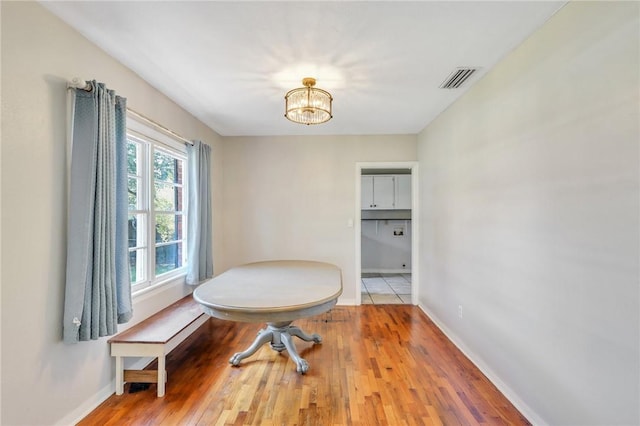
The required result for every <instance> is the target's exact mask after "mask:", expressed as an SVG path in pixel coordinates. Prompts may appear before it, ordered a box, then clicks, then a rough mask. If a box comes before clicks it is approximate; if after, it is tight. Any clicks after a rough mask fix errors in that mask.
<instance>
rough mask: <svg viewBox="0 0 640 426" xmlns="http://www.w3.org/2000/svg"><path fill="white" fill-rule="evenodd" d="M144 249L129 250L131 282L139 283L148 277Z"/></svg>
mask: <svg viewBox="0 0 640 426" xmlns="http://www.w3.org/2000/svg"><path fill="white" fill-rule="evenodd" d="M144 263H145V255H144V249H138V250H132V251H130V252H129V277H130V279H131V283H132V284H135V283H139V282H142V281H144V280H145V279H146V277H145V270H144Z"/></svg>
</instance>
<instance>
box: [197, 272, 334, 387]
mask: <svg viewBox="0 0 640 426" xmlns="http://www.w3.org/2000/svg"><path fill="white" fill-rule="evenodd" d="M341 294H342V272H341V270H340V268H338V267H337V266H335V265H332V264H330V263H324V262H316V261H307V260H272V261H264V262H255V263H248V264H245V265H241V266H237V267H234V268H231V269H229V270H227V271H225V272H223V273H222V274H220V275H218V276H217V277H215V278H213V279H211V280H209V281H206V282H204V283H203V284H201V285H200V286H199V287H198V288H196V290H195V291H194V292H193V297H194V299H195V300H196V301H197V302H198V303H199V304H200V305H201V306H202V308H203V310H204V312H205V313H207V314H209V315H211V316H212V317H215V318H219V319H223V320H229V321H241V322H263V323H266V324H267V326H266V328H263V329H262V330H260V331H259V332H258V336H257V337H256V339H255V341H254V342H253V343H252V344H251V346H249V348H247V349H246V350H244V351H242V352H237V353H235V354H234V355H233V356H232V357H231V359H230V360H229V362H230V363H231V364H232V365H234V366H237V365H239V364H240V361H242V360H243V359H245V358H247V357H249V356H251V355H253V354H254V353H255V352H256V351H257V350H258V349H259V348H260V347H261V346H262V345H264V344H266V343H270V346H271V348H272V349H273V350H275V351H278V352H282V351H283V350H286V351H287V352H288V353H289V356H290V357H291V359H293V361H294V362H295V363H296V366H297V368H296V370H297V371H298V373H301V374H305V373H306V372H307V371H308V370H309V364H308V363H307V361H305V360H304V359H302V358H301V357H300V355H299V354H298V351H297V350H296V347H295V344H294V343H293V339H292V337H293V336H295V337H298V338H300V339H302V340H304V341H307V342H311V341H313V342H314V343H321V342H322V338H321V337H320V336H319V335H318V334H315V333H314V334H307V333H305V332H304V331H302V330H301V329H300V328H298V327H297V326H295V325H292V322H293V321H295V320H296V319H299V318H305V317H310V316H313V315H318V314H321V313H324V312H327V311H328V310H330V309H331V308H332V307H333V306H335V304H336V302H337V300H338V297H339V296H340V295H341Z"/></svg>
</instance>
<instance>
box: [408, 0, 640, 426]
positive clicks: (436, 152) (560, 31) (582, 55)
mask: <svg viewBox="0 0 640 426" xmlns="http://www.w3.org/2000/svg"><path fill="white" fill-rule="evenodd" d="M639 7H640V4H639V3H637V2H571V3H569V4H568V5H567V6H565V7H564V8H563V9H562V10H560V11H559V12H558V13H557V14H556V15H555V16H554V17H553V18H552V19H551V20H550V21H549V22H548V23H547V24H546V25H545V26H544V27H542V28H541V30H540V31H539V32H537V33H535V34H534V35H533V36H532V37H530V38H529V39H528V40H527V41H526V42H525V43H524V44H523V45H521V46H520V47H519V48H518V49H516V50H515V51H514V52H512V53H511V54H510V55H509V56H508V57H507V58H506V59H505V60H503V61H502V63H500V64H499V65H498V66H497V67H496V68H495V69H494V70H492V71H491V72H490V73H488V74H487V75H486V76H485V77H484V78H483V79H482V80H481V81H479V82H478V83H477V84H476V85H475V86H474V87H473V88H472V89H471V90H470V91H469V92H468V93H467V94H466V95H465V96H464V97H462V98H461V99H460V100H458V102H456V103H455V104H454V105H453V106H452V107H451V108H449V109H448V110H447V111H446V112H445V113H443V114H442V115H441V116H440V117H439V118H438V119H436V120H435V121H434V122H433V123H431V124H430V125H429V126H428V127H427V128H426V129H425V130H423V132H422V133H421V134H420V135H419V142H418V151H419V162H420V169H421V171H422V173H421V175H420V177H421V179H420V180H421V182H420V183H421V186H420V191H421V192H420V200H422V203H421V214H422V216H421V233H422V235H421V239H420V241H421V253H422V256H423V258H422V262H421V264H420V265H419V268H420V271H421V277H422V281H421V283H420V295H419V299H420V303H421V305H422V306H423V307H424V308H425V309H426V310H427V312H428V313H429V315H431V316H432V317H433V318H434V319H436V321H437V322H438V323H439V324H440V325H441V326H442V327H443V329H445V330H446V331H447V333H448V334H449V336H450V337H452V338H453V340H454V341H456V342H457V343H458V344H459V345H460V346H461V347H462V348H464V350H465V351H466V352H467V353H468V354H469V355H470V356H471V358H472V359H473V360H474V361H475V362H477V363H478V364H479V365H480V366H482V367H483V368H484V369H485V370H486V371H487V372H488V373H489V375H490V377H491V378H492V379H493V380H494V381H495V382H496V383H498V384H499V385H500V386H501V387H502V389H503V390H505V391H506V393H507V394H508V395H509V396H510V397H511V398H512V399H513V400H514V401H516V402H518V405H519V406H520V408H521V409H523V411H524V413H525V415H527V416H528V417H529V419H530V420H532V421H536V422H537V423H540V424H542V423H549V424H553V425H589V424H592V425H604V424H607V425H614V424H617V425H632V424H633V425H637V424H639V423H640V417H639V412H638V410H639V408H638V407H639V403H638V401H639V400H640V392H639V378H640V370H639V363H640V353H639V335H640V330H639V322H640V321H639V320H640V318H639V299H640V298H639V285H638V282H639V279H638V278H639V272H638V260H639V250H638V237H639V224H638V221H639V213H640V211H639V184H638V178H639V175H638V172H639V167H638V160H639V157H638V154H639V150H638V143H639V136H640V135H639V130H638V119H639V117H640V111H639V99H638V95H639V90H640V86H639V82H638V80H639V61H638V54H639V41H638V40H639V34H640V31H639V30H640V27H639V20H638V16H639ZM459 305H462V306H463V317H462V318H459V317H458V315H457V311H458V306H459ZM523 401H524V402H523Z"/></svg>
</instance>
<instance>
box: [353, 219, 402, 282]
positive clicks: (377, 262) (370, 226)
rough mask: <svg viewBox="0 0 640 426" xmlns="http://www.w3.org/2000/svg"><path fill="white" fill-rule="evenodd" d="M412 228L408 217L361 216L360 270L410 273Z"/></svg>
mask: <svg viewBox="0 0 640 426" xmlns="http://www.w3.org/2000/svg"><path fill="white" fill-rule="evenodd" d="M397 230H401V232H402V235H399V233H398V232H397ZM411 232H412V231H411V220H392V219H389V220H363V221H362V227H361V230H360V234H361V235H362V245H361V247H362V259H361V263H362V272H406V273H411Z"/></svg>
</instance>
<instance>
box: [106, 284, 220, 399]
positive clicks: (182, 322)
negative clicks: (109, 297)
mask: <svg viewBox="0 0 640 426" xmlns="http://www.w3.org/2000/svg"><path fill="white" fill-rule="evenodd" d="M208 319H209V316H208V315H206V314H205V313H204V312H203V311H202V308H201V307H200V305H199V304H198V303H197V302H196V301H195V300H193V297H192V296H191V295H188V296H186V297H184V298H182V299H180V300H178V301H177V302H175V303H173V304H172V305H169V306H167V307H166V308H164V309H163V310H161V311H160V312H158V313H156V314H154V315H152V316H150V317H149V318H147V319H145V320H144V321H142V322H140V323H139V324H136V325H134V326H133V327H131V328H129V329H127V330H125V331H123V332H122V333H119V334H117V335H115V336H113V337H112V338H111V339H109V343H110V344H111V356H113V357H115V358H116V395H122V394H123V393H124V383H125V382H138V383H157V384H158V396H164V390H165V383H166V381H167V373H166V371H165V360H166V355H167V354H168V353H169V352H171V351H172V350H173V349H175V347H176V346H178V345H179V344H180V343H181V342H182V341H184V339H186V338H187V337H189V335H191V333H193V332H194V331H195V330H196V329H197V328H198V327H200V326H201V325H202V324H204V323H205V322H206V321H207V320H208ZM123 357H154V358H158V369H157V370H125V369H124V366H123V362H122V361H123V360H122V358H123Z"/></svg>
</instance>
